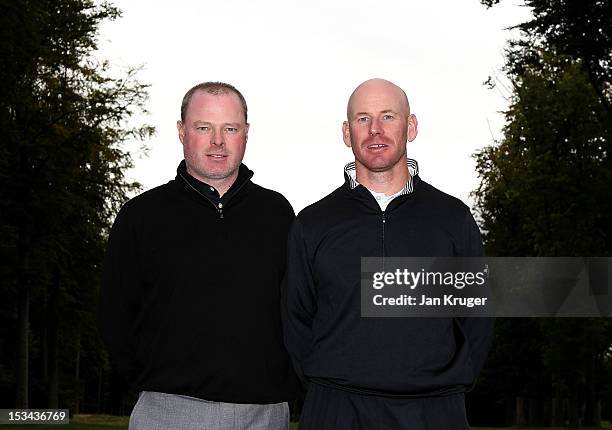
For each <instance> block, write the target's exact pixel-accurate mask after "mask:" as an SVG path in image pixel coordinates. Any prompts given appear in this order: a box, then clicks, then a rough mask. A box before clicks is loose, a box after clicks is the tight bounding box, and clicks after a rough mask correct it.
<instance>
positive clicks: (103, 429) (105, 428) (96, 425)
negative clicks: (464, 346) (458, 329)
mask: <svg viewBox="0 0 612 430" xmlns="http://www.w3.org/2000/svg"><path fill="white" fill-rule="evenodd" d="M128 419H129V417H115V416H110V415H76V416H75V417H73V418H72V419H71V420H70V424H68V425H57V424H55V425H53V424H33V425H26V424H17V425H3V426H2V427H1V430H8V429H15V430H58V428H67V429H70V430H112V429H123V430H125V429H127V428H128ZM502 428H507V429H515V430H567V429H566V428H565V427H472V430H500V429H502ZM602 429H603V430H612V423H609V422H604V423H602V426H601V427H583V428H582V430H602ZM291 430H297V423H291Z"/></svg>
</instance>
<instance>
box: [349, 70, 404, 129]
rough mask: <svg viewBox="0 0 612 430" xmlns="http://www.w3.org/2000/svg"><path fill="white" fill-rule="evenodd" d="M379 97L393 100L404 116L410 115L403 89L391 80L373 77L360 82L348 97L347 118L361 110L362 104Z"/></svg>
mask: <svg viewBox="0 0 612 430" xmlns="http://www.w3.org/2000/svg"><path fill="white" fill-rule="evenodd" d="M381 98H385V99H388V100H389V99H391V100H394V101H395V102H396V103H397V106H398V108H399V109H401V113H402V114H403V115H404V116H405V117H408V116H409V115H410V104H409V103H408V97H407V96H406V93H405V92H404V90H402V89H401V88H400V87H398V86H397V85H395V84H394V83H393V82H389V81H387V80H385V79H379V78H374V79H369V80H367V81H365V82H363V83H361V84H360V85H359V86H358V87H357V88H355V91H353V93H352V94H351V96H350V97H349V101H348V105H347V107H346V116H347V119H348V120H349V121H350V119H351V117H352V116H353V115H355V114H356V113H359V112H361V110H362V107H363V106H364V105H367V104H369V103H370V102H371V101H372V100H376V99H381Z"/></svg>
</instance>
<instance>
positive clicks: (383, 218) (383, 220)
mask: <svg viewBox="0 0 612 430" xmlns="http://www.w3.org/2000/svg"><path fill="white" fill-rule="evenodd" d="M382 216H383V217H382V222H383V224H384V223H385V221H386V219H385V213H384V212H383V213H382Z"/></svg>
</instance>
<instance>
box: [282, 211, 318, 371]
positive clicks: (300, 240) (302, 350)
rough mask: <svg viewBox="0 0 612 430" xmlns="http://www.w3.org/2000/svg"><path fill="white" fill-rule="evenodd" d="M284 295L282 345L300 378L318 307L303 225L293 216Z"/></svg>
mask: <svg viewBox="0 0 612 430" xmlns="http://www.w3.org/2000/svg"><path fill="white" fill-rule="evenodd" d="M283 291H284V296H285V301H284V304H285V306H284V312H283V332H284V337H285V346H286V347H287V350H288V351H289V354H290V355H291V358H292V360H293V364H294V367H295V370H296V373H297V374H298V376H299V377H300V378H301V379H303V378H304V375H303V372H302V368H303V365H304V360H306V358H307V357H308V355H309V354H310V353H311V352H312V346H313V332H312V323H313V319H314V315H315V313H316V310H317V304H316V303H317V302H316V292H315V287H314V280H313V276H312V266H311V261H310V258H309V256H308V252H307V249H306V243H305V240H304V234H303V228H302V224H301V223H300V220H299V218H296V219H295V220H294V222H293V224H292V226H291V229H290V231H289V238H288V241H287V270H286V272H285V278H284V281H283Z"/></svg>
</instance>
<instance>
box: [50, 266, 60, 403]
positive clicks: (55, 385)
mask: <svg viewBox="0 0 612 430" xmlns="http://www.w3.org/2000/svg"><path fill="white" fill-rule="evenodd" d="M60 279H61V276H60V270H59V268H58V267H57V266H55V268H54V269H53V280H52V282H51V288H50V291H49V306H48V311H47V315H48V333H49V335H48V344H49V359H48V363H49V368H48V373H49V385H47V407H48V408H51V409H58V408H59V375H58V373H59V370H58V361H59V357H58V356H59V344H58V343H59V341H58V326H59V309H58V306H59V289H60Z"/></svg>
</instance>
